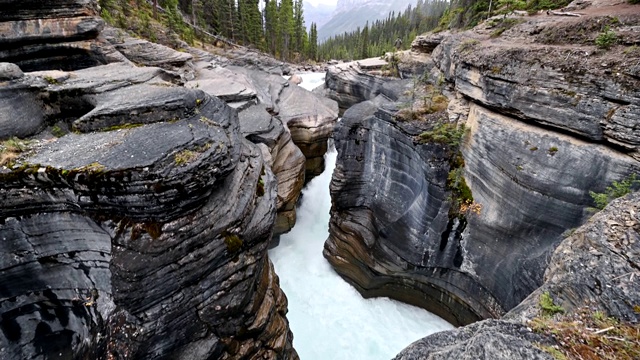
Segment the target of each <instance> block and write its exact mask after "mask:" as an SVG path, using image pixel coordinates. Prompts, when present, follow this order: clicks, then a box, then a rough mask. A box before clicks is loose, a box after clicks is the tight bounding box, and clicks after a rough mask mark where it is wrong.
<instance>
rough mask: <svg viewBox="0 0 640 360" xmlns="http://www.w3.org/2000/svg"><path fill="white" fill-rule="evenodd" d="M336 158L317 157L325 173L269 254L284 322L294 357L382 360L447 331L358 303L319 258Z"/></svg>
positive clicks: (404, 311) (424, 317)
mask: <svg viewBox="0 0 640 360" xmlns="http://www.w3.org/2000/svg"><path fill="white" fill-rule="evenodd" d="M323 78H324V74H306V75H303V83H302V84H300V85H301V86H303V85H304V87H305V88H314V87H315V86H317V85H319V84H321V83H322V81H323V80H322V79H323ZM336 155H337V154H336V152H335V150H332V151H330V152H329V153H328V154H327V155H326V156H325V158H326V165H327V166H326V170H325V171H324V173H322V175H320V176H318V177H316V178H314V179H313V180H311V182H310V183H309V184H308V185H307V187H306V188H305V189H304V190H303V194H304V195H303V199H302V202H301V205H300V206H299V207H298V219H297V223H296V226H295V227H294V228H293V230H291V232H289V233H288V234H285V235H282V236H281V238H280V245H278V246H277V247H276V248H274V249H272V250H270V251H269V256H270V257H271V260H272V261H273V264H274V266H275V269H276V273H277V274H278V276H279V277H280V286H281V287H282V289H283V290H284V292H285V294H287V298H288V299H289V313H288V315H287V318H288V319H289V323H290V326H291V330H292V331H293V335H294V339H293V345H294V347H295V349H296V350H297V351H298V354H299V355H300V359H301V360H361V359H362V360H364V359H366V360H389V359H391V358H393V357H394V356H395V355H396V354H397V353H398V352H400V350H402V349H403V348H404V347H406V346H407V345H409V344H410V343H412V342H413V341H415V340H417V339H420V338H422V337H424V336H426V335H429V334H431V333H434V332H437V331H441V330H446V329H451V328H453V326H452V325H451V324H449V323H447V322H446V321H444V320H442V319H441V318H439V317H438V316H436V315H433V314H431V313H429V312H427V311H425V310H423V309H420V308H417V307H414V306H411V305H406V304H403V303H400V302H397V301H394V300H390V299H388V298H375V299H363V298H362V296H360V294H359V293H358V292H357V291H356V290H355V289H354V288H353V287H352V286H351V285H349V284H347V283H346V282H345V281H344V280H342V278H340V276H338V274H336V272H335V271H334V270H333V269H332V268H331V266H330V265H329V263H328V262H327V261H326V260H325V259H324V257H323V256H322V249H323V246H324V241H325V240H326V239H327V236H328V234H329V225H328V224H329V209H330V208H331V198H330V196H329V182H330V181H331V174H332V173H333V169H334V167H335V163H336Z"/></svg>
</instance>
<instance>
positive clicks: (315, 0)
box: [305, 0, 338, 5]
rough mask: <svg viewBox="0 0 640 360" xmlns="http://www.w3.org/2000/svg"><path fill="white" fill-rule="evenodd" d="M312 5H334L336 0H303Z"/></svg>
mask: <svg viewBox="0 0 640 360" xmlns="http://www.w3.org/2000/svg"><path fill="white" fill-rule="evenodd" d="M305 1H307V2H309V3H311V4H313V5H318V4H327V5H335V4H336V2H338V0H305Z"/></svg>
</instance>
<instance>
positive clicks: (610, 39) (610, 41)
mask: <svg viewBox="0 0 640 360" xmlns="http://www.w3.org/2000/svg"><path fill="white" fill-rule="evenodd" d="M617 42H618V35H617V34H616V33H615V31H613V30H611V29H609V26H605V27H604V29H603V30H602V32H601V33H600V34H599V35H598V36H597V37H596V40H595V43H596V46H597V47H599V48H600V49H605V50H607V49H609V48H610V47H612V46H613V45H615V44H616V43H617Z"/></svg>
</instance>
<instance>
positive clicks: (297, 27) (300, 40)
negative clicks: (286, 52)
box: [293, 0, 306, 53]
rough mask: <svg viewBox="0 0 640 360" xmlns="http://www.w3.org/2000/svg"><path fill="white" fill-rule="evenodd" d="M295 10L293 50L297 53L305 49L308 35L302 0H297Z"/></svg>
mask: <svg viewBox="0 0 640 360" xmlns="http://www.w3.org/2000/svg"><path fill="white" fill-rule="evenodd" d="M293 12H294V24H293V37H294V46H293V50H294V51H295V52H297V53H302V51H303V49H304V42H305V41H304V38H305V35H306V29H305V26H304V15H303V10H302V0H296V2H295V4H294V8H293Z"/></svg>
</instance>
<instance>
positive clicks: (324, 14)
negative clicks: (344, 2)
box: [303, 1, 336, 31]
mask: <svg viewBox="0 0 640 360" xmlns="http://www.w3.org/2000/svg"><path fill="white" fill-rule="evenodd" d="M303 9H304V22H305V25H306V27H307V31H308V30H309V29H310V28H311V24H312V23H315V24H316V26H317V27H318V28H320V27H322V26H323V25H324V24H326V23H327V22H328V21H329V20H331V16H332V15H333V13H334V10H335V9H336V5H325V4H318V5H313V4H312V3H310V2H308V1H305V2H303Z"/></svg>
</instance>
